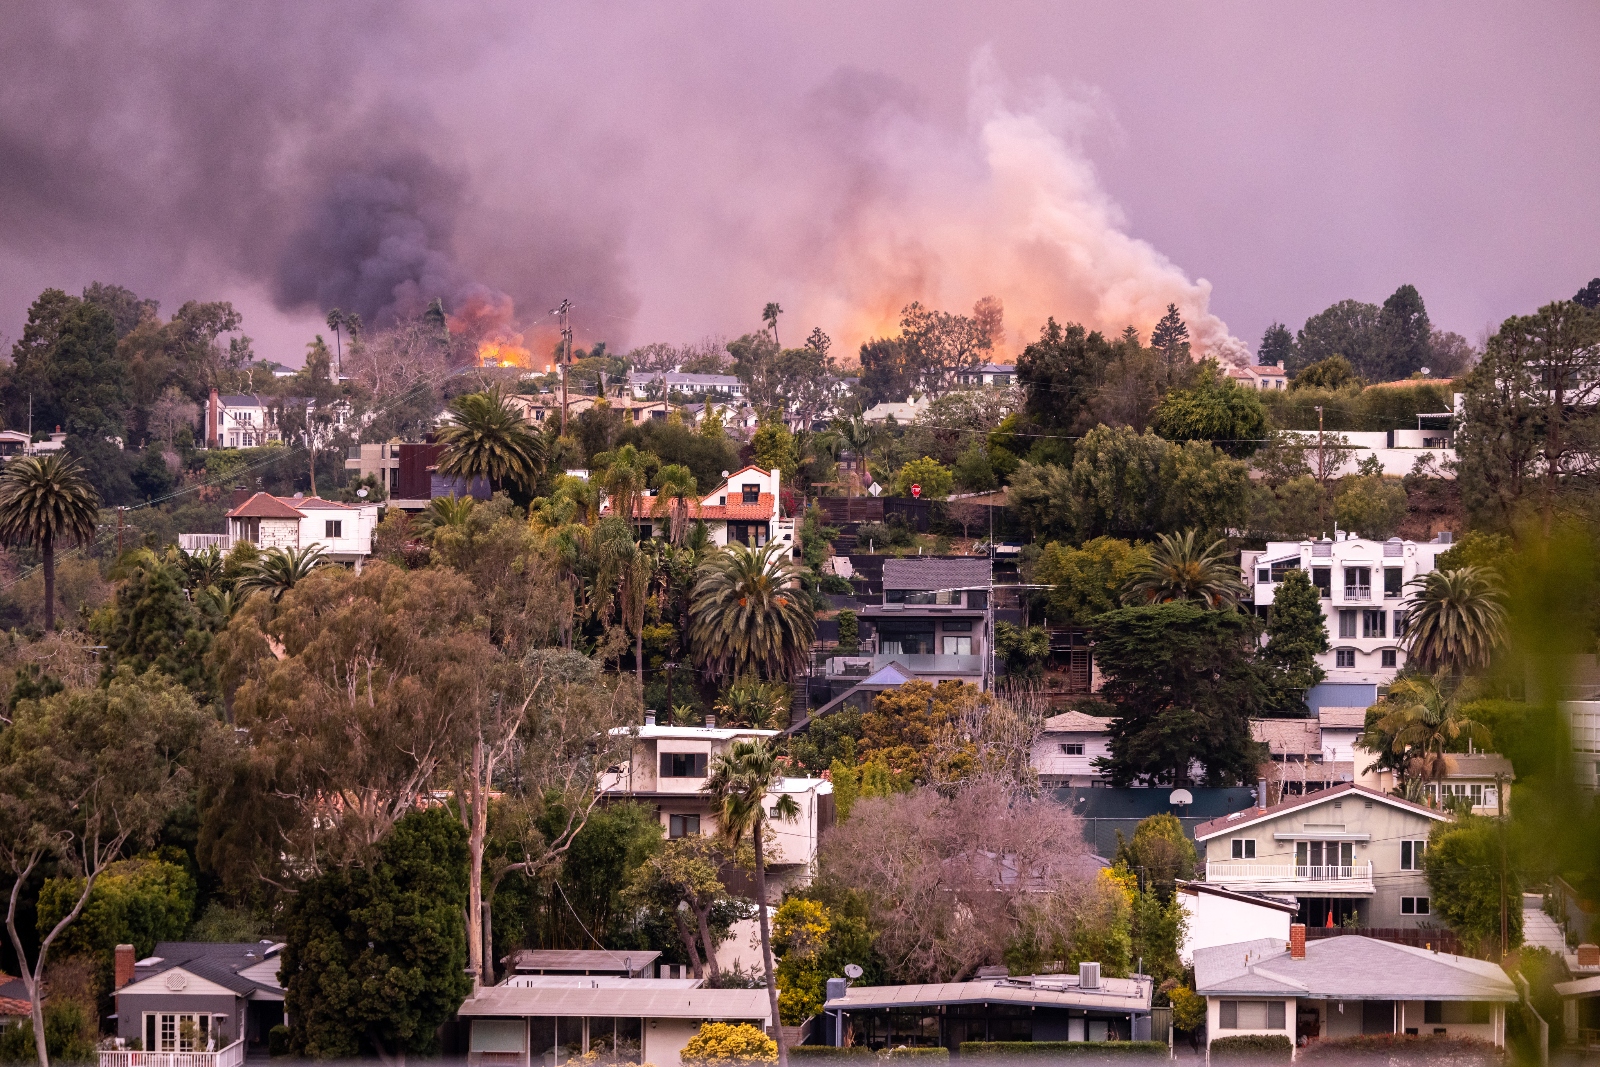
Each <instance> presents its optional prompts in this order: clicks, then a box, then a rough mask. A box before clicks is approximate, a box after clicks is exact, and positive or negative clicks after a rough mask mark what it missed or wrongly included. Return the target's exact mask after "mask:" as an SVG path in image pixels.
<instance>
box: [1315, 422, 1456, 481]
mask: <svg viewBox="0 0 1600 1067" xmlns="http://www.w3.org/2000/svg"><path fill="white" fill-rule="evenodd" d="M1284 432H1285V433H1286V434H1288V435H1289V436H1290V437H1293V438H1295V439H1297V440H1298V441H1299V442H1300V443H1301V444H1302V445H1303V446H1304V449H1305V452H1304V455H1305V459H1306V462H1307V463H1308V464H1310V465H1311V467H1312V469H1315V468H1316V465H1317V460H1316V456H1317V431H1315V430H1286V431H1284ZM1337 438H1342V442H1343V447H1344V448H1347V449H1349V454H1348V457H1347V458H1346V459H1345V461H1344V463H1342V464H1341V465H1340V466H1339V468H1338V469H1337V470H1332V469H1330V470H1329V472H1328V473H1329V476H1330V477H1342V476H1344V475H1346V474H1354V473H1356V469H1357V468H1358V467H1360V466H1361V463H1362V461H1363V460H1366V459H1368V458H1370V457H1376V458H1377V460H1378V462H1379V463H1380V464H1382V465H1383V473H1384V474H1387V475H1390V476H1391V477H1395V478H1398V477H1401V476H1403V475H1407V474H1410V473H1411V472H1412V470H1413V469H1414V468H1415V467H1416V464H1417V461H1418V460H1419V459H1420V460H1423V461H1424V462H1427V463H1430V464H1431V465H1432V467H1433V470H1434V472H1435V473H1434V476H1435V477H1438V478H1454V477H1455V473H1454V471H1455V467H1454V464H1455V460H1456V450H1455V435H1454V433H1452V432H1451V431H1450V430H1422V429H1417V430H1370V431H1367V430H1361V431H1356V430H1343V431H1340V432H1338V433H1334V432H1333V431H1331V430H1330V431H1328V433H1327V434H1326V435H1325V438H1324V440H1325V442H1326V444H1327V447H1329V448H1332V447H1333V445H1334V443H1335V439H1337ZM1329 467H1330V468H1331V467H1332V464H1331V463H1330V464H1329Z"/></svg>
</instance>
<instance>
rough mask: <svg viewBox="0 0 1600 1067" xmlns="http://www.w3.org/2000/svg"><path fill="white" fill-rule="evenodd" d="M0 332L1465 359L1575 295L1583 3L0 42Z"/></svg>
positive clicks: (49, 31) (187, 8)
mask: <svg viewBox="0 0 1600 1067" xmlns="http://www.w3.org/2000/svg"><path fill="white" fill-rule="evenodd" d="M4 27H5V28H4V30H3V32H0V333H4V334H7V335H9V336H12V337H14V336H16V334H17V333H18V332H19V331H20V326H21V322H22V319H23V316H24V315H25V312H26V307H27V304H28V303H29V301H31V300H32V298H33V297H34V296H36V295H37V293H38V292H39V291H40V290H41V289H43V288H44V287H46V286H51V285H54V286H59V287H62V288H67V289H69V290H77V289H81V288H82V287H83V286H84V285H86V284H88V283H89V282H90V281H95V280H100V281H107V282H120V283H122V284H125V285H128V286H130V287H131V288H133V289H135V290H136V291H138V292H139V293H140V294H141V295H148V296H154V297H157V298H159V299H161V300H162V302H163V305H164V307H165V308H166V309H167V310H169V311H170V310H172V309H173V308H175V307H176V305H177V304H178V303H181V302H182V301H183V300H185V299H191V298H193V299H231V300H234V301H235V303H236V304H237V305H238V306H240V307H241V308H242V309H243V310H244V311H245V315H246V332H249V333H251V334H252V335H254V336H255V337H256V338H257V342H258V343H257V349H258V351H260V352H261V353H262V354H263V355H267V356H269V357H271V358H277V359H281V360H284V361H287V362H298V359H299V351H300V350H301V346H303V344H304V342H305V341H306V340H307V339H308V337H309V334H310V333H311V332H312V331H313V330H314V329H315V328H316V324H317V323H318V322H319V321H320V320H321V318H322V317H323V316H324V315H325V314H326V312H327V310H328V309H329V308H331V307H336V306H337V307H341V308H343V309H345V310H347V311H351V310H353V311H358V312H359V313H360V314H361V315H362V316H363V318H364V319H366V320H367V321H368V322H370V323H381V322H383V321H386V320H387V319H390V318H393V317H395V316H398V315H405V314H412V313H415V312H416V311H419V310H420V309H421V308H422V307H423V306H425V304H426V303H427V301H428V300H431V299H433V298H434V297H439V298H442V299H444V300H445V302H446V304H447V306H450V307H451V308H452V310H455V309H456V308H458V307H459V306H461V305H462V304H464V303H465V302H467V301H470V300H472V299H473V298H475V297H484V298H488V299H490V300H494V299H499V298H508V302H514V307H515V309H516V312H515V318H516V321H517V323H518V324H519V325H523V326H536V325H537V324H538V323H539V322H541V320H546V319H547V311H548V309H549V308H551V307H553V306H554V305H555V304H556V303H557V302H559V301H560V300H561V299H562V298H564V297H567V298H571V299H572V300H573V302H574V304H575V305H576V307H577V311H576V313H575V315H574V325H575V327H576V328H577V330H578V336H579V338H580V340H583V341H591V342H592V341H595V340H607V341H609V342H611V343H612V345H613V346H614V347H624V346H626V345H628V344H631V343H642V342H645V341H651V340H671V341H691V340H697V339H699V338H701V337H704V336H707V335H731V334H736V333H739V332H743V331H744V330H746V329H749V328H751V327H753V326H755V325H757V324H758V322H759V319H758V316H759V310H760V308H761V306H762V305H763V304H764V303H765V302H766V301H768V300H777V301H779V302H780V303H782V305H783V307H784V309H785V314H784V317H783V319H782V322H781V325H780V329H782V330H783V331H784V332H785V333H786V334H787V335H788V337H790V338H793V339H795V340H798V339H799V338H800V337H803V336H804V335H805V333H806V332H808V331H809V330H810V328H811V327H812V326H815V325H820V326H822V327H823V328H824V329H825V330H828V331H829V332H830V333H832V334H834V336H835V337H836V338H837V339H841V340H844V341H846V342H847V343H851V342H855V341H858V340H859V339H861V337H863V336H865V335H870V334H871V333H873V332H879V331H881V330H883V329H888V328H891V327H892V323H893V319H894V316H895V313H896V311H897V309H898V307H899V306H900V305H901V304H902V303H904V302H906V301H909V300H911V299H922V300H924V301H925V302H932V303H937V304H939V305H941V306H945V307H949V308H952V309H963V308H965V307H969V306H970V305H971V303H972V302H973V301H974V300H976V299H977V298H978V297H981V296H985V295H991V294H992V295H996V296H999V297H1000V298H1001V299H1002V300H1003V301H1004V302H1005V305H1006V309H1007V319H1006V324H1007V329H1008V332H1009V335H1010V347H1011V348H1012V349H1013V350H1014V349H1015V347H1016V346H1017V345H1020V344H1021V343H1023V342H1025V341H1026V339H1027V338H1028V337H1029V336H1031V335H1032V334H1034V333H1035V332H1036V331H1037V329H1038V327H1039V326H1040V325H1041V323H1042V321H1043V319H1044V317H1045V316H1046V315H1056V316H1057V317H1058V318H1073V319H1077V320H1080V321H1087V322H1090V323H1092V324H1095V325H1099V326H1103V327H1105V328H1108V329H1114V328H1117V325H1118V324H1119V323H1121V324H1126V323H1128V322H1132V323H1133V324H1135V325H1137V326H1139V327H1140V328H1141V329H1145V330H1147V329H1148V328H1149V325H1150V324H1151V323H1152V322H1153V321H1154V317H1155V316H1156V314H1157V313H1158V312H1159V311H1160V310H1161V308H1163V307H1164V305H1165V304H1166V303H1167V302H1169V301H1170V302H1177V303H1179V304H1180V306H1181V307H1182V308H1183V309H1184V312H1185V316H1186V318H1188V319H1189V320H1190V321H1191V323H1192V324H1193V325H1195V327H1196V329H1197V332H1198V333H1199V334H1201V335H1202V336H1206V337H1209V338H1210V339H1211V340H1210V342H1208V343H1212V344H1215V345H1223V344H1224V343H1225V342H1227V341H1228V340H1229V338H1230V336H1231V338H1236V339H1240V340H1242V341H1243V342H1245V343H1246V344H1248V345H1249V346H1250V347H1254V344H1255V342H1256V340H1257V339H1258V338H1259V337H1260V334H1261V332H1262V330H1263V329H1264V328H1265V326H1266V325H1267V324H1268V323H1270V322H1272V321H1274V320H1279V321H1285V322H1288V323H1290V324H1291V326H1295V325H1298V324H1299V323H1300V322H1302V321H1303V320H1304V318H1305V317H1306V316H1307V315H1309V314H1312V313H1314V312H1316V311H1318V310H1320V309H1321V308H1323V307H1325V306H1327V305H1328V304H1331V303H1333V302H1334V301H1337V300H1340V299H1345V298H1350V297H1354V298H1359V299H1363V300H1368V301H1374V302H1376V301H1381V300H1382V299H1383V297H1384V296H1386V295H1387V294H1388V293H1389V292H1392V291H1393V290H1394V288H1395V287H1397V286H1398V285H1400V284H1402V283H1407V282H1409V283H1412V284H1415V285H1416V286H1417V287H1418V288H1419V290H1421V292H1422V294H1423V296H1424V298H1425V299H1426V300H1427V301H1428V306H1429V310H1430V312H1431V313H1432V315H1433V318H1434V320H1435V322H1436V323H1437V324H1440V325H1443V326H1445V327H1447V328H1450V329H1455V330H1458V331H1459V332H1462V333H1464V334H1467V335H1468V336H1469V337H1476V336H1477V335H1478V334H1479V333H1480V332H1481V330H1482V329H1483V328H1484V327H1485V326H1486V325H1490V324H1492V323H1496V322H1498V321H1499V320H1500V319H1502V318H1504V317H1505V316H1506V315H1510V314H1515V313H1519V312H1524V311H1528V310H1531V309H1532V308H1533V307H1536V306H1537V305H1538V304H1540V303H1543V302H1546V301H1548V300H1550V299H1554V298H1558V297H1565V296H1569V295H1571V293H1572V292H1573V291H1574V290H1576V289H1577V288H1578V287H1579V286H1580V285H1582V284H1583V283H1584V282H1585V281H1587V280H1588V279H1589V278H1590V277H1593V276H1595V275H1596V274H1600V182H1597V180H1596V178H1595V174H1596V173H1600V170H1597V164H1600V124H1596V123H1595V122H1594V121H1593V117H1594V115H1595V114H1597V113H1600V78H1596V77H1595V76H1594V71H1595V70H1597V69H1600V9H1597V8H1595V7H1594V6H1593V5H1591V4H1584V3H1571V4H1561V3H1553V4H1545V5H1538V6H1536V7H1533V6H1527V5H1522V6H1516V7H1512V6H1507V5H1490V4H1472V3H1466V4H1463V3H1452V4H1445V3H1437V4H1435V3H1414V4H1407V5H1391V4H1376V3H1375V4H1361V3H1340V4H1331V3H1330V4H1314V3H1313V4H1297V5H1281V4H1264V3H1263V4H1253V3H1219V4H1206V5H1197V4H1189V3H1176V2H1174V3H1138V2H1134V3H1129V4H1122V5H1099V4H1090V3H1043V2H1040V3H1032V2H1021V0H1019V2H1018V3H1014V4H1007V5H1001V6H996V5H978V4H957V3H949V2H934V3H927V2H923V3H912V2H910V0H893V2H890V0H885V2H883V3H876V4H871V5H861V4H851V3H843V2H837V3H835V2H825V0H819V2H816V3H812V4H807V5H776V4H760V3H758V4H749V3H745V4H736V3H710V2H704V3H697V2H690V0H686V2H684V3H677V4H644V3H607V2H604V0H601V2H595V3H585V4H576V3H567V4H556V3H542V4H512V3H482V4H450V5H440V4H425V3H417V2H412V0H385V2H361V0H352V2H345V3H338V4H328V3H325V2H324V3H312V2H305V0H290V2H277V3H270V2H269V3H261V4H254V5H228V4H222V3H200V2H197V0H131V2H121V3H111V2H100V3H95V2H84V3H75V4H22V3H14V4H6V5H5V10H4Z"/></svg>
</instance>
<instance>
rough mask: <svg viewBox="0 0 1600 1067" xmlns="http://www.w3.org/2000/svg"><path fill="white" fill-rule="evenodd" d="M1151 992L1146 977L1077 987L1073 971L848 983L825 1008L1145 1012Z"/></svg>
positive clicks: (1104, 981) (1108, 980) (1104, 979)
mask: <svg viewBox="0 0 1600 1067" xmlns="http://www.w3.org/2000/svg"><path fill="white" fill-rule="evenodd" d="M1150 995H1151V982H1150V978H1149V976H1145V977H1143V978H1102V979H1101V980H1100V988H1099V989H1082V988H1080V987H1079V986H1078V976H1077V975H1049V976H1047V977H1046V976H1041V977H1039V978H1013V979H1005V978H1001V979H993V980H989V981H977V982H934V983H929V984H926V985H886V986H851V987H850V988H849V989H847V990H846V991H845V995H844V996H843V997H842V998H835V999H833V1000H830V1001H828V1003H827V1005H826V1007H827V1008H828V1009H829V1010H832V1009H836V1008H843V1009H844V1010H846V1011H860V1010H862V1009H865V1008H911V1007H925V1006H926V1007H931V1006H934V1005H940V1004H1026V1005H1028V1006H1030V1007H1060V1008H1100V1009H1104V1010H1111V1011H1148V1010H1149V1008H1150Z"/></svg>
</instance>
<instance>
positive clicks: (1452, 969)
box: [1194, 924, 1517, 1057]
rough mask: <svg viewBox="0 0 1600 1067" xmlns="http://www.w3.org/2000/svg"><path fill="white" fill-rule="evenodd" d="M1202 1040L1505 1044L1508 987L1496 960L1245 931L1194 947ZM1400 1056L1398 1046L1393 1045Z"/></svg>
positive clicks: (1511, 996) (1297, 933) (1353, 939)
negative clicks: (1376, 1038)
mask: <svg viewBox="0 0 1600 1067" xmlns="http://www.w3.org/2000/svg"><path fill="white" fill-rule="evenodd" d="M1194 979H1195V992H1197V993H1199V994H1200V995H1201V996H1203V997H1205V998H1206V1040H1207V1044H1208V1046H1209V1044H1210V1042H1212V1041H1215V1040H1217V1039H1218V1038H1222V1037H1234V1036H1244V1035H1249V1034H1262V1035H1282V1036H1284V1037H1287V1038H1288V1039H1289V1041H1290V1042H1291V1044H1292V1045H1294V1046H1296V1047H1303V1046H1304V1045H1307V1044H1311V1043H1314V1042H1317V1041H1326V1040H1337V1039H1340V1038H1351V1037H1361V1036H1363V1035H1369V1036H1370V1035H1377V1034H1407V1035H1412V1036H1423V1035H1427V1036H1434V1035H1438V1036H1448V1037H1465V1038H1475V1039H1477V1040H1479V1041H1485V1042H1488V1043H1490V1044H1493V1045H1494V1046H1496V1047H1497V1048H1503V1047H1505V1040H1506V1005H1507V1004H1510V1003H1513V1002H1515V1001H1516V1000H1517V990H1516V987H1515V986H1513V985H1512V984H1511V979H1510V978H1509V977H1507V975H1506V973H1505V971H1503V970H1501V969H1500V967H1499V965H1498V964H1494V963H1490V962H1488V961H1487V960H1475V959H1472V958H1470V957H1467V956H1453V955H1450V954H1448V953H1443V952H1434V951H1431V950H1429V949H1423V948H1412V947H1411V946H1409V945H1397V944H1394V943H1392V942H1388V941H1377V940H1374V939H1373V938H1369V937H1361V936H1359V935H1355V934H1347V935H1344V936H1341V937H1328V938H1323V939H1321V940H1317V941H1311V942H1307V940H1306V928H1305V927H1304V926H1303V925H1300V924H1295V925H1293V926H1292V927H1291V928H1290V932H1289V938H1288V940H1287V941H1285V940H1282V939H1279V938H1273V937H1263V938H1253V939H1251V940H1248V941H1242V942H1237V943H1234V944H1228V945H1215V946H1212V947H1209V948H1201V949H1197V950H1196V951H1195V954H1194ZM1395 1051H1396V1052H1397V1053H1399V1054H1400V1055H1401V1056H1402V1057H1403V1056H1404V1053H1402V1052H1399V1050H1395Z"/></svg>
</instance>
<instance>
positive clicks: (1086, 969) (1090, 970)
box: [1078, 962, 1100, 989]
mask: <svg viewBox="0 0 1600 1067" xmlns="http://www.w3.org/2000/svg"><path fill="white" fill-rule="evenodd" d="M1078 988H1079V989H1099V988H1100V965H1099V964H1098V963H1087V962H1086V963H1080V964H1078Z"/></svg>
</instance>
